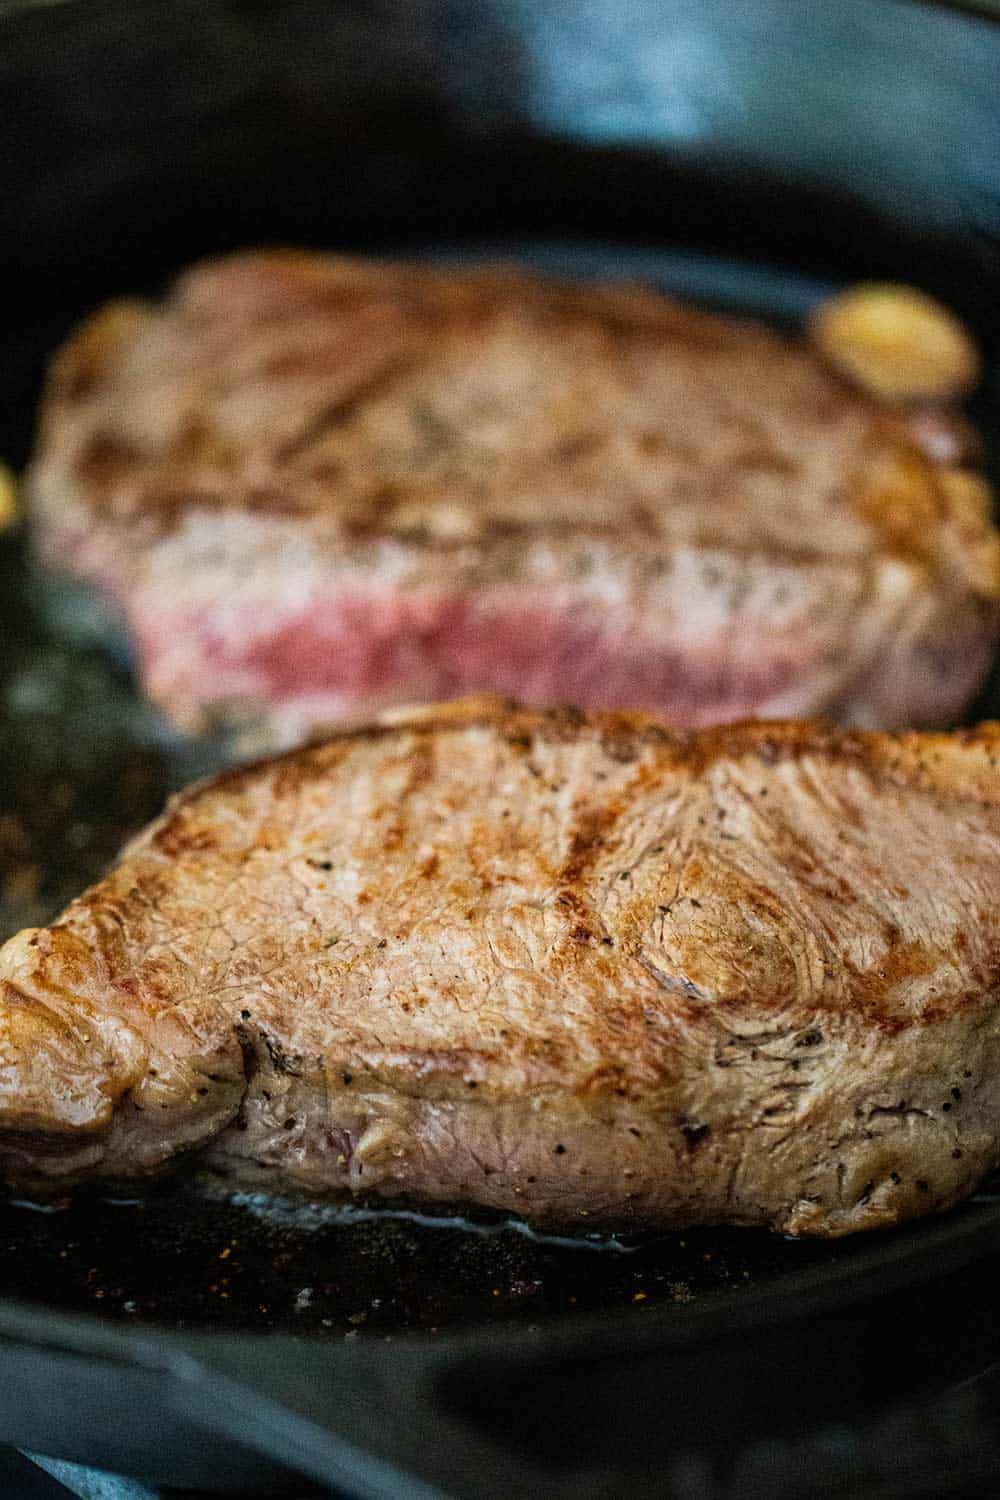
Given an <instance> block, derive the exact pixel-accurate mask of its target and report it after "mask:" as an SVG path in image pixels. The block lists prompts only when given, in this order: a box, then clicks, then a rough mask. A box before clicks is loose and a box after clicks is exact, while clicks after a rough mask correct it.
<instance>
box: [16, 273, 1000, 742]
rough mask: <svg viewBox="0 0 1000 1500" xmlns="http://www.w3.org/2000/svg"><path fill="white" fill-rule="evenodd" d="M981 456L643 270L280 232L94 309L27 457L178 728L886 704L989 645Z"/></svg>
mask: <svg viewBox="0 0 1000 1500" xmlns="http://www.w3.org/2000/svg"><path fill="white" fill-rule="evenodd" d="M843 338H844V334H843V332H841V334H840V339H841V341H843ZM968 462H969V460H968V442H967V434H966V433H965V431H964V429H963V428H962V427H961V425H960V423H959V422H958V421H957V420H956V419H955V417H954V414H953V412H952V410H951V409H950V408H949V407H948V405H947V404H944V405H938V406H937V407H935V406H933V405H928V404H927V403H926V402H925V403H924V404H923V405H922V406H919V407H916V408H914V407H903V406H900V405H896V406H893V405H891V404H889V403H888V402H886V401H884V400H883V401H880V400H876V399H874V398H872V397H871V396H869V395H866V394H864V393H863V392H862V391H860V390H859V389H856V388H852V386H850V385H849V384H848V382H847V380H846V379H844V378H841V377H840V376H838V375H837V374H835V373H834V372H833V370H832V369H830V368H828V367H827V365H826V364H824V362H823V360H822V359H821V358H820V356H819V355H818V354H817V353H816V352H815V351H814V349H813V348H812V347H811V346H810V345H809V344H808V343H807V342H806V341H804V340H801V339H792V338H788V337H785V336H783V335H780V334H778V333H776V332H774V331H772V330H768V329H766V328H764V327H762V326H760V325H758V324H755V323H750V322H738V321H735V320H732V319H723V318H718V317H712V316H709V315H707V314H704V313H700V312H696V311H694V310H693V309H691V308H688V307H684V306H681V305H679V304H677V303H675V302H672V301H670V300H669V299H667V298H665V297H662V296H660V295H658V294H656V293H653V292H651V291H645V290H642V289H639V288H636V287H632V286H627V285H617V286H612V285H599V284H598V285H587V286H581V285H573V284H565V283H561V282H557V281H551V280H547V279H544V278H541V277H537V276H531V275H527V274H523V273H519V272H516V271H514V270H512V269H506V268H495V267H494V268H489V269H483V270H462V271H459V270H454V269H450V270H435V269H432V268H429V267H426V266H423V267H421V266H407V265H393V264H378V263H374V262H362V261H353V260H345V259H340V258H336V257H324V256H319V255H306V254H295V253H291V252H285V253H268V254H255V255H249V254H247V255H241V256H236V257H234V258H231V259H229V260H225V261H221V262H216V263H210V264H206V265H203V266H200V267H197V268H195V269H194V270H192V271H190V272H189V273H188V274H187V275H185V276H184V277H183V278H182V279H181V280H180V282H179V283H178V285H177V286H176V288H175V289H174V291H173V292H172V294H171V295H170V296H169V297H168V298H167V299H166V301H165V302H163V303H162V304H159V305H152V304H139V303H126V304H113V305H112V306H111V307H109V308H107V309H105V310H104V311H103V312H102V313H100V314H98V315H97V317H96V318H95V319H93V320H92V321H91V322H90V323H89V324H87V325H85V326H84V328H82V329H81V330H80V331H79V332H78V333H77V334H76V336H75V337H74V338H73V339H72V340H71V341H70V342H69V343H68V345H67V346H66V347H65V348H64V350H63V351H62V353H61V354H60V355H59V357H58V359H57V360H56V362H55V365H54V367H53V371H52V375H51V379H50V383H49V388H48V393H47V397H46V400H45V404H44V409H43V414H42V423H41V430H40V439H39V445H38V452H37V456H36V459H35V462H34V464H33V466H32V470H31V473H30V478H29V490H30V495H31V504H32V508H33V512H34V516H35V520H36V524H37V528H38V534H39V537H40V542H41V546H42V548H43V551H44V553H45V555H46V556H47V557H48V558H49V559H50V560H52V561H54V562H55V563H57V564H58V565H59V566H61V567H64V568H66V569H68V570H69V571H71V572H74V573H76V574H77V575H79V576H80V577H82V578H84V579H86V580H88V581H90V582H94V583H97V584H98V585H99V586H100V587H101V588H103V589H104V590H105V592H106V593H107V594H108V595H110V596H111V597H112V598H113V599H114V600H115V601H116V602H117V603H118V605H119V606H120V607H121V609H122V610H123V611H124V614H125V618H126V623H127V625H128V628H129V630H130V631H131V634H132V637H133V640H134V643H135V647H136V653H137V658H138V663H139V667H140V671H141V673H142V677H143V681H144V683H145V685H146V687H147V690H148V691H149V692H150V694H151V695H152V696H153V697H154V698H155V699H157V700H158V701H159V702H161V703H162V704H163V705H164V706H165V707H166V708H167V709H168V710H169V711H170V713H171V714H172V715H173V716H174V717H175V719H177V720H178V722H180V723H181V724H183V725H185V726H187V727H193V728H198V727H204V726H205V725H206V724H207V723H209V722H215V721H216V720H218V719H220V718H221V719H223V720H237V721H238V720H240V719H244V720H245V719H247V718H252V717H254V716H255V715H256V716H258V717H259V718H260V720H261V722H262V725H263V728H264V738H265V739H269V740H270V741H272V742H274V743H282V742H289V741H291V740H293V739H296V738H298V737H300V736H301V735H303V734H304V733H305V732H306V731H308V730H309V729H310V728H311V727H312V726H314V725H315V724H316V723H317V722H327V723H334V722H336V723H343V722H346V721H350V720H358V719H359V717H360V718H362V719H365V718H367V717H368V716H369V715H370V714H371V713H372V712H373V711H374V710H376V709H378V708H381V707H383V706H385V705H389V704H393V703H398V702H402V701H413V700H414V699H431V698H447V697H452V696H455V695H457V694H461V693H463V692H468V691H481V690H487V689H488V690H493V691H500V692H503V693H512V694H515V695H516V696H518V697H519V698H522V699H528V700H530V701H532V702H536V703H539V704H547V703H552V702H559V701H575V702H578V703H581V704H583V705H584V706H591V707H611V708H615V707H626V708H633V707H643V708H647V709H650V710H653V711H656V712H658V713H660V714H664V715H667V716H669V717H670V718H671V719H672V720H673V721H674V722H676V723H680V724H692V725H697V724H707V723H712V722H718V721H720V720H725V719H735V718H739V717H743V716H746V715H762V716H767V717H773V716H781V715H795V714H809V713H815V712H824V713H832V714H834V715H836V716H839V717H840V718H842V719H844V720H847V721H850V722H856V723H864V724H876V725H880V726H887V727H891V726H894V725H899V724H911V725H916V724H924V723H940V722H944V721H945V720H947V719H948V718H949V717H950V716H952V715H953V714H955V713H956V712H957V711H958V710H959V709H960V708H961V707H962V705H963V704H964V703H965V702H966V701H967V699H968V697H969V695H970V693H971V692H972V691H974V689H975V687H976V686H977V685H978V683H979V682H980V681H981V679H982V676H983V673H984V671H985V669H986V666H987V663H988V661H989V659H990V654H991V649H992V645H993V642H994V640H995V637H996V631H997V623H998V611H997V600H998V596H1000V547H998V542H997V537H996V534H995V532H994V530H993V527H992V525H991V521H990V503H989V494H988V491H987V489H986V487H985V485H984V483H983V481H982V479H981V477H980V476H979V474H978V473H977V472H976V471H975V468H974V467H967V464H968Z"/></svg>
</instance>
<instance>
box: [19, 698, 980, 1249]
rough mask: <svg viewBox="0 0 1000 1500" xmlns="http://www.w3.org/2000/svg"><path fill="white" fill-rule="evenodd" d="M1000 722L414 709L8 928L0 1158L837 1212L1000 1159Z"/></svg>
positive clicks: (913, 1211)
mask: <svg viewBox="0 0 1000 1500" xmlns="http://www.w3.org/2000/svg"><path fill="white" fill-rule="evenodd" d="M998 974H1000V726H996V725H986V726H984V727H981V728H979V729H976V730H970V731H966V732H960V733H956V734H954V735H933V734H918V733H909V734H902V735H886V734H870V733H863V732H860V731H855V732H847V731H834V730H831V729H827V728H820V727H815V726H808V725H788V724H773V725H763V724H758V725H748V726H740V727H736V728H724V729H719V730H714V731H704V732H701V733H681V732H677V731H672V730H667V729H665V728H664V727H663V726H662V725H661V724H659V723H657V722H656V721H654V720H651V719H649V718H646V717H644V716H642V715H635V714H631V715H625V714H617V715H603V716H602V715H594V716H589V717H587V716H583V715H580V714H576V713H570V712H562V713H551V714H540V713H535V712H531V711H518V710H514V709H511V708H505V707H502V706H500V705H497V704H494V703H489V702H486V703H482V702H480V703H465V704H460V705H456V706H454V707H452V708H450V709H448V708H444V709H442V708H437V709H433V710H425V711H413V712H411V713H410V714H408V715H402V716H400V718H399V721H398V722H396V723H394V724H383V725H381V726H380V727H377V728H375V729H373V730H370V731H368V732H364V733H355V734H349V735H344V736H342V737H340V738H336V739H333V740H331V741H330V742H329V743H326V744H324V745H322V746H319V747H316V748H310V749H306V750H302V751H299V752H296V753H294V754H291V755H288V756H285V757H283V758H279V759H275V760H272V761H269V762H264V763H261V764H260V765H257V766H254V767H250V768H245V769H241V770H235V771H232V772H229V773H227V774H226V775H224V776H222V777H221V778H220V779H218V780H216V781H214V782H211V783H208V784H205V785H202V786H200V787H196V788H194V789H193V790H192V791H190V792H189V793H187V794H185V795H183V796H181V797H180V798H179V799H177V800H175V801H174V803H172V804H171V805H170V807H169V808H168V810H167V812H166V814H165V815H164V816H163V818H162V819H161V820H160V821H159V822H157V823H156V824H154V825H153V826H152V827H151V828H149V829H148V830H147V831H146V832H145V833H144V834H142V835H141V836H140V837H139V838H138V839H136V840H135V841H134V842H133V843H132V844H131V845H130V846H129V847H128V848H127V849H126V850H125V852H124V853H123V855H122V857H121V859H120V861H119V863H118V865H117V866H116V867H115V868H114V869H113V870H112V871H111V872H110V873H109V875H108V876H107V877H106V878H105V879H104V880H103V881H102V882H101V883H100V884H98V885H97V886H95V887H94V888H93V889H91V890H90V891H88V892H87V893H85V894H84V895H83V896H82V897H80V899H79V900H77V901H75V902H74V903H73V904H72V905H71V906H70V907H69V909H68V910H67V912H66V913H65V915H64V916H63V917H62V919H61V920H60V921H58V922H56V923H55V924H54V925H53V926H51V927H49V928H45V929H41V930H36V931H28V932H23V933H21V934H20V935H18V936H17V937H15V938H14V939H12V940H11V942H10V943H9V944H8V945H7V946H6V948H5V949H4V950H3V951H2V955H0V991H2V1007H0V1057H2V1067H0V1161H2V1171H3V1174H4V1175H5V1176H6V1177H7V1178H8V1179H9V1180H12V1181H15V1182H27V1183H31V1184H32V1185H33V1186H35V1187H37V1186H38V1184H39V1183H40V1182H41V1183H45V1182H48V1183H49V1184H54V1185H60V1184H64V1183H67V1182H73V1181H76V1180H79V1179H85V1178H88V1177H102V1176H105V1177H107V1176H110V1177H120V1176H128V1175H131V1174H145V1173H150V1172H154V1171H157V1170H159V1169H161V1168H163V1167H165V1166H166V1165H167V1164H168V1163H170V1162H173V1161H176V1160H179V1159H181V1157H182V1156H183V1155H184V1154H185V1153H190V1152H197V1153H200V1157H201V1159H202V1160H203V1161H206V1162H210V1163H213V1164H215V1165H216V1166H219V1167H223V1168H226V1169H229V1170H237V1169H238V1170H239V1171H241V1172H243V1173H245V1172H247V1171H249V1172H251V1173H253V1174H257V1175H258V1176H262V1177H263V1180H264V1182H265V1184H267V1183H270V1184H271V1185H275V1184H282V1183H284V1182H286V1181H291V1180H294V1181H295V1182H297V1183H299V1184H301V1185H302V1186H304V1187H305V1188H307V1189H309V1190H311V1191H320V1192H333V1193H364V1194H376V1195H388V1196H397V1195H405V1196H408V1197H411V1198H417V1199H429V1200H437V1201H444V1202H466V1203H475V1204H483V1205H489V1206H491V1207H494V1208H498V1209H502V1210H511V1211H515V1212H518V1213H522V1214H524V1215H526V1216H527V1217H528V1218H530V1219H534V1220H536V1221H539V1222H549V1223H552V1222H555V1223H566V1222H570V1223H580V1222H581V1216H583V1219H584V1220H585V1221H586V1222H587V1223H590V1224H597V1223H615V1224H622V1223H625V1222H635V1223H659V1224H669V1225H693V1224H717V1223H723V1222H725V1223H734V1224H745V1225H762V1224H763V1225H770V1226H772V1227H773V1228H775V1229H778V1230H782V1231H784V1232H786V1233H789V1234H795V1235H821V1236H837V1235H842V1234H846V1233H848V1232H850V1231H854V1230H862V1229H873V1228H879V1227H882V1226H886V1225H890V1224H894V1223H896V1222H897V1221H899V1220H903V1219H906V1218H909V1217H911V1216H915V1215H920V1214H926V1213H929V1212H932V1211H937V1210H941V1209H945V1208H947V1207H948V1206H949V1205H951V1204H954V1203H955V1202H956V1201H957V1200H959V1199H961V1198H962V1197H963V1196H964V1195H966V1194H967V1193H969V1192H970V1191H971V1190H972V1189H973V1188H974V1187H975V1186H976V1184H977V1183H978V1182H979V1181H980V1180H981V1178H982V1177H983V1176H984V1175H985V1174H986V1173H988V1172H989V1171H990V1170H992V1169H993V1168H994V1167H996V1165H997V1163H998V1160H1000V1151H998V1138H1000V1090H998V1087H997V1083H998V1075H1000V1014H998V1005H997V985H998Z"/></svg>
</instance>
